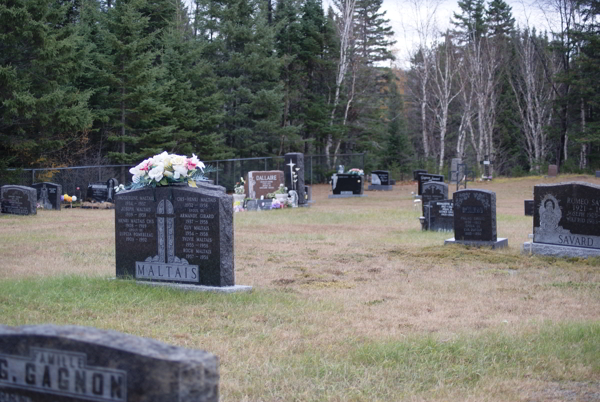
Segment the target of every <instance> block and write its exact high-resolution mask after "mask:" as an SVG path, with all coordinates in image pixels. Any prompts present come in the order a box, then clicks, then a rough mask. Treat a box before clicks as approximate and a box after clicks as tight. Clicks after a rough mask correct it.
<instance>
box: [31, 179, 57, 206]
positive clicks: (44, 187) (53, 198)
mask: <svg viewBox="0 0 600 402" xmlns="http://www.w3.org/2000/svg"><path fill="white" fill-rule="evenodd" d="M31 187H33V188H35V190H36V192H37V202H38V204H40V205H41V206H42V207H43V208H44V209H54V210H57V211H60V204H61V200H60V196H61V195H62V186H61V185H60V184H56V183H47V182H45V183H35V184H32V185H31Z"/></svg>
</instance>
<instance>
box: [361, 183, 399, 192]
mask: <svg viewBox="0 0 600 402" xmlns="http://www.w3.org/2000/svg"><path fill="white" fill-rule="evenodd" d="M393 189H394V186H391V185H384V184H369V187H368V188H367V190H369V191H392V190H393Z"/></svg>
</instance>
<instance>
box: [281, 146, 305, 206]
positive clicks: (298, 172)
mask: <svg viewBox="0 0 600 402" xmlns="http://www.w3.org/2000/svg"><path fill="white" fill-rule="evenodd" d="M284 160H285V163H284V166H283V172H284V174H285V186H286V187H287V188H288V190H295V191H296V192H297V193H298V205H299V206H305V205H306V204H307V202H306V198H305V197H304V191H305V189H304V154H303V153H300V152H290V153H287V154H285V155H284Z"/></svg>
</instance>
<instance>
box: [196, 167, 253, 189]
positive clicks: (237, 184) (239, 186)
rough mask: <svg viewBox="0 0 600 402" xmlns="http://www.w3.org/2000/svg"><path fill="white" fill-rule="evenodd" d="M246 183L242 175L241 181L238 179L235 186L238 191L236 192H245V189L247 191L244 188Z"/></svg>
mask: <svg viewBox="0 0 600 402" xmlns="http://www.w3.org/2000/svg"><path fill="white" fill-rule="evenodd" d="M203 166H204V165H203ZM245 183H246V182H245V181H244V178H243V177H240V181H238V182H237V183H235V186H233V191H234V193H236V194H244V191H246V189H245V188H244V184H245Z"/></svg>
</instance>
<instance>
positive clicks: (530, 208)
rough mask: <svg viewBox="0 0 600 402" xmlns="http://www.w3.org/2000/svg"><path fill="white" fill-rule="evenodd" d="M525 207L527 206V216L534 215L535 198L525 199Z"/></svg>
mask: <svg viewBox="0 0 600 402" xmlns="http://www.w3.org/2000/svg"><path fill="white" fill-rule="evenodd" d="M524 207H525V216H533V209H534V208H533V200H525V201H524Z"/></svg>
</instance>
